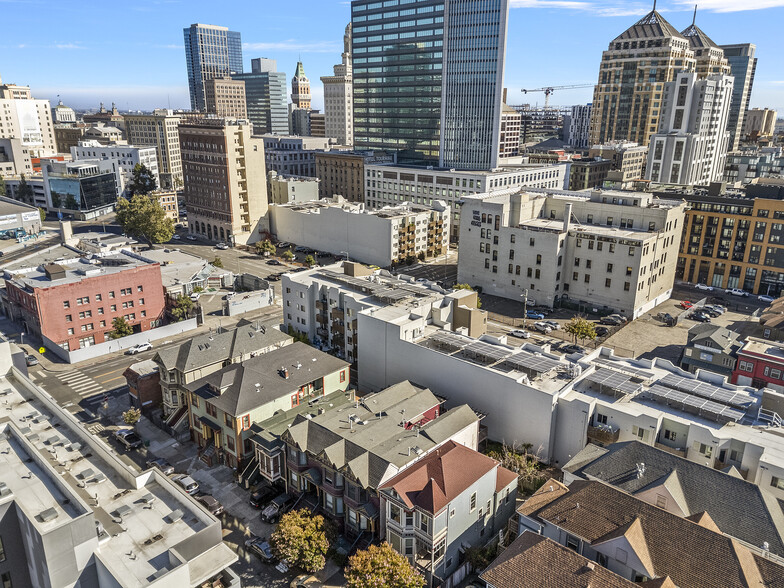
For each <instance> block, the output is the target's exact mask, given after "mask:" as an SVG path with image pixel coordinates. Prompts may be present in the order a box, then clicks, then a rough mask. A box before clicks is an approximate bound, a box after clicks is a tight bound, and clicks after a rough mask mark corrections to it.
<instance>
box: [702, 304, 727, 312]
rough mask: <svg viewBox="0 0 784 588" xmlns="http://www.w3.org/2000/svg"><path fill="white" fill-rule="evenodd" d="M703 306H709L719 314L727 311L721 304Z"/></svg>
mask: <svg viewBox="0 0 784 588" xmlns="http://www.w3.org/2000/svg"><path fill="white" fill-rule="evenodd" d="M703 308H710V309H712V310H714V311H716V312H718V313H719V314H724V313H725V312H727V307H725V306H722V305H721V304H706V305H705V306H704V307H703Z"/></svg>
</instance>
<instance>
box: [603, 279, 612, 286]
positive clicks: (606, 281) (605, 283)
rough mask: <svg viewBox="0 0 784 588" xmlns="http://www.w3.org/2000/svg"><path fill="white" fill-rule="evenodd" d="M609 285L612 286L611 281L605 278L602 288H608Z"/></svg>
mask: <svg viewBox="0 0 784 588" xmlns="http://www.w3.org/2000/svg"><path fill="white" fill-rule="evenodd" d="M611 285H612V280H611V279H610V278H605V280H604V287H605V288H609V287H610V286H611Z"/></svg>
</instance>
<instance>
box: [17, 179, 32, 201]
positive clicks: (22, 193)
mask: <svg viewBox="0 0 784 588" xmlns="http://www.w3.org/2000/svg"><path fill="white" fill-rule="evenodd" d="M16 199H17V200H19V201H20V202H28V203H30V204H32V202H33V187H32V186H31V185H30V184H28V183H27V178H25V177H24V174H22V176H21V178H20V180H19V186H18V187H17V189H16Z"/></svg>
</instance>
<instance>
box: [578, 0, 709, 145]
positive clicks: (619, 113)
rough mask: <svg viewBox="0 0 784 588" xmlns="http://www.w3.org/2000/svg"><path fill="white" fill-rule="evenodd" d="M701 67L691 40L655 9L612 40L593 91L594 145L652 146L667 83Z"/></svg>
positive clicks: (592, 127)
mask: <svg viewBox="0 0 784 588" xmlns="http://www.w3.org/2000/svg"><path fill="white" fill-rule="evenodd" d="M695 67H696V59H695V54H694V50H693V49H692V46H691V43H690V41H689V39H687V38H686V37H684V36H683V34H682V33H679V32H678V31H677V30H676V29H675V27H673V26H672V25H671V24H670V23H668V22H667V21H666V20H665V19H664V17H662V15H661V14H659V13H658V12H657V11H656V4H655V3H654V5H653V10H651V11H650V12H649V13H648V14H646V15H645V16H644V17H643V18H641V19H640V20H639V21H637V22H636V23H635V24H634V25H632V26H631V27H630V28H628V29H627V30H625V31H624V32H623V33H621V34H620V35H619V36H618V37H616V38H615V39H613V40H612V41H611V42H610V45H609V47H608V48H607V51H605V52H604V53H602V63H601V66H600V68H599V80H598V83H597V84H596V88H595V89H594V95H593V111H592V114H591V131H590V140H591V144H602V143H606V142H607V141H612V140H628V141H636V142H637V143H639V144H640V145H647V144H648V141H649V138H650V136H651V135H652V134H653V133H655V132H656V131H657V130H658V126H659V117H660V113H661V99H662V91H663V88H664V84H666V83H667V82H670V81H672V80H673V79H675V76H676V75H677V74H678V72H681V71H686V72H692V71H694V70H695Z"/></svg>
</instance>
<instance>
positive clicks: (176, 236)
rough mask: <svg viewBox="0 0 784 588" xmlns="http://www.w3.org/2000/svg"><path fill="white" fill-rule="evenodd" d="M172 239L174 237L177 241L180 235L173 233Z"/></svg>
mask: <svg viewBox="0 0 784 588" xmlns="http://www.w3.org/2000/svg"><path fill="white" fill-rule="evenodd" d="M172 239H174V240H175V241H179V240H180V239H181V237H180V236H179V235H177V234H176V233H175V234H174V235H172Z"/></svg>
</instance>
